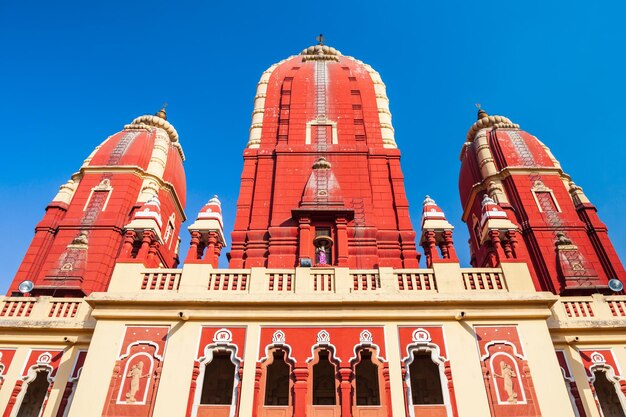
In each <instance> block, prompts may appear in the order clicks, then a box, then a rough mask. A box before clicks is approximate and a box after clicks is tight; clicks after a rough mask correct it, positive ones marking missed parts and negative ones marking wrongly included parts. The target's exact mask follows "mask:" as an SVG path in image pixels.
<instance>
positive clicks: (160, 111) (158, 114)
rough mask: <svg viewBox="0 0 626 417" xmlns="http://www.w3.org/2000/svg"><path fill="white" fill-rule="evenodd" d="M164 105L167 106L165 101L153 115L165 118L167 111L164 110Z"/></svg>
mask: <svg viewBox="0 0 626 417" xmlns="http://www.w3.org/2000/svg"><path fill="white" fill-rule="evenodd" d="M166 107H167V102H165V103H163V106H162V107H161V110H159V111H158V112H156V114H155V116H157V117H160V118H161V119H163V120H167V113H166V112H165V108H166Z"/></svg>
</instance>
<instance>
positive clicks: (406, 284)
mask: <svg viewBox="0 0 626 417" xmlns="http://www.w3.org/2000/svg"><path fill="white" fill-rule="evenodd" d="M394 273H395V274H396V276H397V277H398V289H399V290H400V291H437V284H436V281H435V274H434V273H433V272H432V270H427V271H397V272H394Z"/></svg>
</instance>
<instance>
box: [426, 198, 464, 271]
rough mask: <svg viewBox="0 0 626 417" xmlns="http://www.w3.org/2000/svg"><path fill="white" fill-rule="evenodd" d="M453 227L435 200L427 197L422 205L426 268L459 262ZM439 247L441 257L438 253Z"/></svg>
mask: <svg viewBox="0 0 626 417" xmlns="http://www.w3.org/2000/svg"><path fill="white" fill-rule="evenodd" d="M453 230H454V226H452V225H451V224H450V223H449V222H448V220H447V219H446V215H445V213H444V212H443V210H442V209H441V207H439V206H438V205H437V203H435V200H433V199H432V198H430V196H426V198H425V199H424V202H423V203H422V237H421V238H420V246H422V247H423V248H424V254H425V255H426V266H427V267H428V268H430V267H431V266H432V264H433V263H436V262H458V261H459V260H458V258H457V255H456V251H455V250H454V244H453V241H452V231H453ZM437 246H438V247H439V250H440V251H441V256H440V255H439V253H438V252H437Z"/></svg>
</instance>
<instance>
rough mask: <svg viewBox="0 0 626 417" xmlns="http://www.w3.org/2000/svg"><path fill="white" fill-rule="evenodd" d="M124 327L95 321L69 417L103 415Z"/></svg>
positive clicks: (122, 323) (121, 324) (113, 322)
mask: <svg viewBox="0 0 626 417" xmlns="http://www.w3.org/2000/svg"><path fill="white" fill-rule="evenodd" d="M124 328H125V323H124V322H115V321H100V322H98V325H97V326H96V329H95V331H94V333H93V337H92V340H91V344H90V345H89V353H87V359H86V360H85V364H84V366H83V370H82V372H81V375H80V379H79V380H78V385H77V386H76V392H75V394H74V400H73V401H72V406H71V408H70V412H69V414H68V417H88V416H99V415H101V414H102V410H103V409H104V404H105V401H106V396H107V392H108V390H109V383H110V382H111V375H113V368H114V366H115V361H116V359H117V355H118V352H119V350H120V345H121V343H122V338H123V335H124Z"/></svg>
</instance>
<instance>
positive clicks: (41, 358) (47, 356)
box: [37, 352, 52, 365]
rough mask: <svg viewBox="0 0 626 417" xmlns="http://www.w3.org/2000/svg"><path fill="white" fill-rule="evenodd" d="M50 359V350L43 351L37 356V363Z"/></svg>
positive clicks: (47, 362)
mask: <svg viewBox="0 0 626 417" xmlns="http://www.w3.org/2000/svg"><path fill="white" fill-rule="evenodd" d="M51 361H52V354H51V353H50V352H44V353H42V354H41V355H39V357H38V358H37V364H46V365H47V364H49V363H50V362H51Z"/></svg>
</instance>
